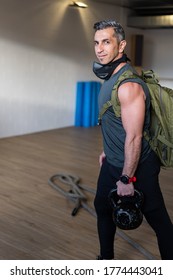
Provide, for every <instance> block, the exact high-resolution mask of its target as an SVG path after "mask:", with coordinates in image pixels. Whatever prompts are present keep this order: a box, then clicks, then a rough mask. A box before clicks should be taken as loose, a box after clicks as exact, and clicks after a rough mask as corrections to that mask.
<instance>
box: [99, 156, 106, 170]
mask: <svg viewBox="0 0 173 280" xmlns="http://www.w3.org/2000/svg"><path fill="white" fill-rule="evenodd" d="M105 158H106V155H105V153H104V152H102V153H101V155H100V156H99V164H100V167H101V166H102V164H103V161H104V159H105Z"/></svg>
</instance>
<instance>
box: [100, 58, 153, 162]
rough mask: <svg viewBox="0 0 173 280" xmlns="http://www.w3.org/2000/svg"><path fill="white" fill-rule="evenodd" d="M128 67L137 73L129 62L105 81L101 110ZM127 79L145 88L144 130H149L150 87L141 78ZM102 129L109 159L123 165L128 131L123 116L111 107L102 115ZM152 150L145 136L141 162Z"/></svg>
mask: <svg viewBox="0 0 173 280" xmlns="http://www.w3.org/2000/svg"><path fill="white" fill-rule="evenodd" d="M128 69H129V70H131V71H132V72H133V73H136V71H135V69H134V68H133V67H132V66H131V65H130V64H129V63H127V64H125V65H124V66H123V67H122V68H121V69H120V70H119V71H118V72H117V73H115V74H114V75H112V76H111V78H110V79H109V80H107V81H104V83H103V84H102V87H101V90H100V93H99V98H98V105H99V111H100V110H101V108H102V107H103V104H104V103H106V102H107V101H108V100H110V99H111V93H112V88H113V85H114V84H115V82H116V81H117V80H118V78H119V77H120V75H121V74H122V73H123V72H125V71H126V70H128ZM127 81H128V82H129V81H133V82H135V83H139V84H140V85H141V86H142V88H143V90H144V93H145V95H146V100H145V104H146V106H145V120H144V130H147V129H148V127H149V124H150V94H149V90H148V87H147V85H146V84H145V83H144V82H143V81H142V80H141V79H140V78H133V79H128V80H126V82H127ZM101 130H102V135H103V149H104V152H105V154H106V158H107V161H108V162H109V163H110V164H112V165H114V166H117V167H123V166H124V143H125V137H126V133H125V130H124V128H123V125H122V120H121V117H116V116H115V114H114V111H113V108H112V107H110V108H109V109H108V110H107V111H106V112H105V113H104V114H103V116H102V121H101ZM150 151H151V148H150V146H149V144H148V142H147V141H146V140H145V138H144V137H143V138H142V147H141V155H140V159H139V164H140V163H141V162H143V161H144V160H145V159H146V158H147V156H148V155H149V153H150Z"/></svg>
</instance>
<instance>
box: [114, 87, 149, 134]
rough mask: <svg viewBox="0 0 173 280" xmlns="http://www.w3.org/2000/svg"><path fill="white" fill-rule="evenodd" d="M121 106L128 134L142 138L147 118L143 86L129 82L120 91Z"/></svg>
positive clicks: (123, 121) (124, 125)
mask: <svg viewBox="0 0 173 280" xmlns="http://www.w3.org/2000/svg"><path fill="white" fill-rule="evenodd" d="M118 97H119V101H120V104H121V118H122V123H123V127H124V129H125V131H126V133H127V134H129V135H132V137H134V136H138V135H139V136H140V135H141V134H142V131H143V125H144V118H145V94H144V91H143V89H142V87H141V85H139V84H137V83H132V82H128V83H125V84H123V85H122V86H121V87H120V88H119V91H118Z"/></svg>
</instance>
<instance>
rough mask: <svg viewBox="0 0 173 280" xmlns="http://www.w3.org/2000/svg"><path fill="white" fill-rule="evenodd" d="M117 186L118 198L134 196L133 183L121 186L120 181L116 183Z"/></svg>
mask: <svg viewBox="0 0 173 280" xmlns="http://www.w3.org/2000/svg"><path fill="white" fill-rule="evenodd" d="M116 185H117V195H118V196H125V195H127V196H133V195H134V185H133V183H130V184H127V185H125V184H123V183H122V182H121V181H118V182H117V183H116Z"/></svg>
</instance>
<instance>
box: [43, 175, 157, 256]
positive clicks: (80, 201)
mask: <svg viewBox="0 0 173 280" xmlns="http://www.w3.org/2000/svg"><path fill="white" fill-rule="evenodd" d="M57 180H59V181H60V182H61V183H63V184H65V185H68V186H69V191H65V190H64V189H63V188H62V187H60V186H59V185H58V184H57ZM48 184H49V185H50V186H51V187H53V188H54V189H55V190H56V191H58V192H59V193H60V194H62V195H63V196H65V197H66V198H67V199H69V200H71V201H72V202H74V203H75V207H74V209H73V210H72V213H71V215H72V216H75V215H76V214H77V212H78V211H79V209H80V208H84V209H85V210H86V211H88V212H89V213H90V214H91V215H93V216H94V217H96V212H95V210H94V209H93V208H91V207H89V205H88V204H87V196H86V195H85V194H84V192H83V191H87V192H90V193H92V194H94V195H95V193H96V192H95V190H93V189H91V188H89V187H88V186H85V185H83V184H80V178H79V177H77V176H73V175H69V174H61V173H59V174H55V175H53V176H51V177H50V178H49V179H48ZM116 234H117V235H119V236H120V237H121V238H122V239H124V240H125V241H127V242H128V243H129V244H130V245H131V246H132V247H133V248H135V249H136V250H138V251H139V252H140V253H142V254H143V255H144V256H145V257H146V258H147V259H149V260H155V259H156V258H155V257H154V256H153V255H152V254H151V253H150V252H149V251H148V250H146V249H144V248H143V247H142V246H141V245H139V244H138V243H137V242H135V241H134V240H133V239H131V238H130V237H129V236H128V235H127V234H125V233H124V232H123V231H121V230H120V229H117V232H116Z"/></svg>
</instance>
